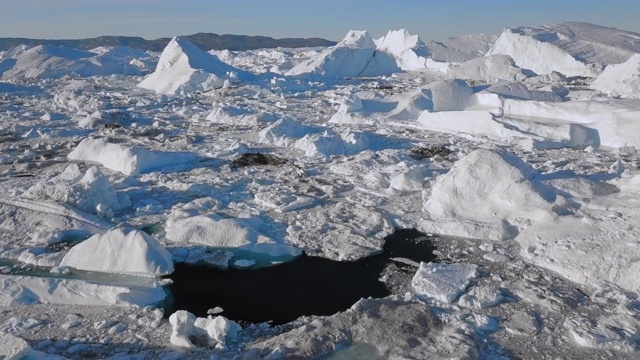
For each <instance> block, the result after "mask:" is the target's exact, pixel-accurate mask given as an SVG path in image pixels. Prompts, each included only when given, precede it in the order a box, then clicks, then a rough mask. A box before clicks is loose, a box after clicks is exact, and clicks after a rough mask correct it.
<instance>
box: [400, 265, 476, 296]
mask: <svg viewBox="0 0 640 360" xmlns="http://www.w3.org/2000/svg"><path fill="white" fill-rule="evenodd" d="M477 276H478V266H477V265H474V264H437V263H424V262H423V263H420V268H419V269H418V271H417V272H416V274H415V275H414V276H413V279H412V280H411V286H412V287H413V290H414V291H415V293H416V295H418V296H419V297H422V298H432V299H435V300H437V301H441V302H446V303H450V302H453V301H454V300H455V299H456V298H457V297H458V296H459V295H460V294H461V293H462V292H463V291H464V290H465V289H466V288H467V286H469V283H470V281H471V280H472V279H474V278H476V277H477Z"/></svg>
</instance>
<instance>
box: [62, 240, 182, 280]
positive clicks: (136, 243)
mask: <svg viewBox="0 0 640 360" xmlns="http://www.w3.org/2000/svg"><path fill="white" fill-rule="evenodd" d="M60 266H67V267H72V268H75V269H79V270H85V271H99V272H109V273H115V274H127V275H140V276H162V275H168V274H171V273H172V272H173V261H172V259H171V254H169V252H167V250H165V249H164V248H163V247H162V245H160V243H159V242H158V241H157V240H156V239H154V238H152V237H151V236H149V235H147V234H145V233H144V232H141V231H138V230H134V229H127V228H120V229H113V230H110V231H109V232H107V233H106V234H96V235H94V236H92V237H90V238H89V239H87V240H85V241H83V242H82V243H80V244H78V245H75V246H74V247H72V248H71V249H70V250H69V252H68V253H67V255H65V256H64V258H63V259H62V261H61V262H60Z"/></svg>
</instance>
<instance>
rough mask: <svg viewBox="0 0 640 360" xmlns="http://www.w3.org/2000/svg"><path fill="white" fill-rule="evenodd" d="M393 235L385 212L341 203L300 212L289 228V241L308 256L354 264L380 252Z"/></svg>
mask: <svg viewBox="0 0 640 360" xmlns="http://www.w3.org/2000/svg"><path fill="white" fill-rule="evenodd" d="M391 233H393V226H392V225H391V222H390V221H389V219H388V217H387V215H386V213H384V212H383V211H380V210H376V209H369V208H366V207H364V206H362V205H359V204H355V203H347V202H339V203H336V204H331V205H326V206H324V207H322V208H312V209H306V210H301V211H299V213H298V214H297V215H296V218H295V219H294V220H293V221H292V222H291V223H290V225H289V227H288V228H287V241H288V242H289V243H291V244H293V245H295V246H297V247H299V248H301V249H303V250H304V252H305V253H306V254H307V255H311V256H320V257H323V258H327V259H331V260H338V261H353V260H357V259H360V258H363V257H367V256H370V255H374V254H377V253H380V252H381V251H382V248H383V246H384V238H385V237H386V236H387V235H390V234H391Z"/></svg>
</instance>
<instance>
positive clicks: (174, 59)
mask: <svg viewBox="0 0 640 360" xmlns="http://www.w3.org/2000/svg"><path fill="white" fill-rule="evenodd" d="M254 77H255V76H254V75H253V74H251V73H248V72H246V71H242V70H240V69H237V68H234V67H232V66H230V65H228V64H225V63H223V62H222V61H220V59H218V58H217V57H216V56H215V55H211V54H209V53H206V52H204V51H203V50H200V49H199V48H198V47H197V46H195V45H193V44H192V43H190V42H189V41H187V40H185V39H182V38H180V37H174V38H173V39H171V41H170V42H169V43H168V44H167V46H166V47H165V48H164V50H163V51H162V55H161V56H160V60H158V65H157V66H156V70H155V71H154V72H153V73H152V74H150V75H149V76H147V77H146V78H145V79H144V80H143V81H142V82H140V84H138V86H140V87H141V88H144V89H149V90H153V91H155V92H157V93H161V94H178V93H187V92H191V91H196V90H198V91H209V90H214V89H217V88H221V87H223V86H224V85H225V82H227V83H228V82H229V81H248V80H253V78H254Z"/></svg>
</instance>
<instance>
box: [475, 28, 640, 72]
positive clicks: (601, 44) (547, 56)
mask: <svg viewBox="0 0 640 360" xmlns="http://www.w3.org/2000/svg"><path fill="white" fill-rule="evenodd" d="M638 52H640V36H638V34H635V33H631V32H628V31H622V30H618V29H614V28H607V27H603V26H598V25H593V24H589V23H581V22H563V23H559V24H553V25H546V26H540V27H519V28H514V29H505V30H504V32H503V33H502V35H501V36H500V38H499V39H498V40H497V41H496V43H495V44H494V45H493V47H492V48H491V50H489V52H488V53H487V55H495V54H504V55H509V56H511V57H512V58H513V60H514V61H515V63H516V65H518V66H519V67H521V68H524V69H529V70H532V71H534V72H536V73H537V74H539V75H542V74H548V73H551V72H552V71H557V72H560V73H562V74H564V75H566V76H587V77H596V76H598V74H599V73H600V71H601V68H602V66H605V65H609V64H619V63H622V62H625V61H627V60H628V59H629V58H630V57H631V56H632V55H633V54H635V53H638Z"/></svg>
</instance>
